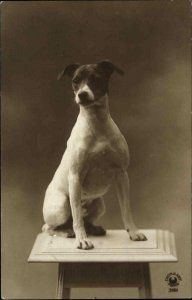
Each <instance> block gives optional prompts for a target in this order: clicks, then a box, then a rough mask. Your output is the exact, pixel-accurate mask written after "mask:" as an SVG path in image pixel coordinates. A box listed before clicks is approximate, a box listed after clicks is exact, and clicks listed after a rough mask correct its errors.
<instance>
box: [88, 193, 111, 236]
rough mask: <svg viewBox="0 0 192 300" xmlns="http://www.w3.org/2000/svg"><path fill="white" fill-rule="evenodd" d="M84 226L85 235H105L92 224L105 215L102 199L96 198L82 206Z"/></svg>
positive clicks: (104, 232)
mask: <svg viewBox="0 0 192 300" xmlns="http://www.w3.org/2000/svg"><path fill="white" fill-rule="evenodd" d="M83 212H84V213H83V215H84V224H85V230H86V232H87V235H96V236H101V235H105V234H106V230H105V229H104V228H103V227H101V226H97V225H94V224H93V223H94V222H95V221H96V220H97V219H99V218H100V217H101V216H102V215H103V214H104V213H105V203H104V200H103V198H97V199H94V200H92V201H91V202H90V203H88V204H87V203H86V204H85V205H83Z"/></svg>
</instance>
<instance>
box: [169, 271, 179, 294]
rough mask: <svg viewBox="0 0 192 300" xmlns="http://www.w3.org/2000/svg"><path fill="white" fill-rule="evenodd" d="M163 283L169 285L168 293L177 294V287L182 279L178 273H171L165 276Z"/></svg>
mask: <svg viewBox="0 0 192 300" xmlns="http://www.w3.org/2000/svg"><path fill="white" fill-rule="evenodd" d="M165 281H167V284H168V285H169V292H178V286H179V284H180V281H182V279H181V276H180V275H179V274H178V273H175V272H171V273H169V274H167V276H166V277H165Z"/></svg>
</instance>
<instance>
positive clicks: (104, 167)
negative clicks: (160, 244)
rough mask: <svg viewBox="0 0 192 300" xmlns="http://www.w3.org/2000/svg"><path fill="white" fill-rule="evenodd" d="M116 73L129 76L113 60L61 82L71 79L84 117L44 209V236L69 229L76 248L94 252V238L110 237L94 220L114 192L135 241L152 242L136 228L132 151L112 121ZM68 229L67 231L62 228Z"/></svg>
mask: <svg viewBox="0 0 192 300" xmlns="http://www.w3.org/2000/svg"><path fill="white" fill-rule="evenodd" d="M113 72H117V73H118V74H120V75H123V74H124V72H123V71H122V70H121V69H120V68H119V67H117V66H116V65H114V64H113V63H112V62H110V61H108V60H104V61H101V62H99V63H96V64H87V65H80V64H71V65H68V66H67V67H66V68H65V69H64V70H63V71H62V72H61V73H60V74H59V76H58V79H60V78H61V77H63V76H65V75H67V76H69V77H70V78H72V87H73V91H74V95H75V102H76V103H77V104H78V105H79V115H78V118H77V121H76V123H75V125H74V127H73V129H72V132H71V135H70V138H69V139H68V141H67V148H66V150H65V152H64V155H63V157H62V160H61V163H60V165H59V167H58V169H57V170H56V172H55V175H54V177H53V179H52V181H51V183H50V184H49V186H48V188H47V190H46V193H45V199H44V204H43V216H44V221H45V224H44V226H43V228H42V230H43V231H45V232H48V233H49V234H53V233H54V232H56V231H57V230H59V229H61V228H65V229H66V228H68V229H70V230H71V231H68V233H69V234H68V237H75V238H76V247H77V248H79V249H84V250H88V249H92V248H93V247H94V245H93V243H92V241H91V240H90V239H89V238H88V236H89V235H105V234H106V231H105V229H104V228H103V227H101V226H96V225H94V222H95V220H97V219H98V218H99V217H101V216H102V215H103V214H104V212H105V205H104V200H103V196H104V195H105V194H106V193H107V191H108V190H109V188H110V187H111V186H114V187H115V191H116V197H117V199H118V200H119V204H120V209H121V214H122V220H123V223H124V227H125V229H126V231H127V232H128V234H129V237H130V239H131V240H133V241H144V240H146V239H147V238H146V237H145V235H144V234H143V233H141V232H139V230H138V229H137V227H136V226H135V224H134V221H133V218H132V214H131V208H130V196H129V179H128V174H127V167H128V164H129V151H128V145H127V142H126V140H125V138H124V136H123V135H122V134H121V132H120V130H119V128H118V127H117V125H116V124H115V122H114V121H113V120H112V118H111V115H110V112H109V104H108V99H109V96H108V94H109V93H108V83H109V79H110V77H111V75H112V73H113ZM62 226H64V227H62Z"/></svg>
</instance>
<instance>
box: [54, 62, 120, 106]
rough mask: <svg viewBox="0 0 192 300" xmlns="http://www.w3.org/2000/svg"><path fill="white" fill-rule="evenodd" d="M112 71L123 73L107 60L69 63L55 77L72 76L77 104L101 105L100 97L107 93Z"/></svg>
mask: <svg viewBox="0 0 192 300" xmlns="http://www.w3.org/2000/svg"><path fill="white" fill-rule="evenodd" d="M114 71H116V72H117V73H118V74H120V75H123V74H124V72H123V71H122V70H121V69H120V68H118V67H117V66H115V65H114V64H112V63H111V62H110V61H108V60H105V61H102V62H100V63H97V64H89V65H80V64H71V65H68V66H67V67H66V68H65V69H64V70H63V71H62V72H61V73H60V74H59V75H58V78H57V79H58V80H59V79H60V78H61V77H62V76H64V75H67V76H69V77H71V78H72V87H73V91H74V93H75V101H76V103H77V104H80V105H83V106H90V105H101V101H100V99H101V98H102V96H104V95H105V94H107V93H108V82H109V78H110V76H111V74H112V73H113V72H114Z"/></svg>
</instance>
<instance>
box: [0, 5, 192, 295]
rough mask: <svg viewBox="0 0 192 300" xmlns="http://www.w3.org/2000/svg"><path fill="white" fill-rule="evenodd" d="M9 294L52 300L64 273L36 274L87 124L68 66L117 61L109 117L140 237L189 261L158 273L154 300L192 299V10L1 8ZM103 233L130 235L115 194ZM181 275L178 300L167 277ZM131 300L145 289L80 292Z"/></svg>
mask: <svg viewBox="0 0 192 300" xmlns="http://www.w3.org/2000/svg"><path fill="white" fill-rule="evenodd" d="M1 7H2V171H3V175H2V186H3V190H2V196H3V197H2V206H3V226H2V242H3V254H2V271H3V273H2V276H3V278H2V279H3V280H2V287H3V289H2V296H4V297H5V298H9V299H11V298H14V299H32V298H33V299H43V298H53V297H54V293H55V285H56V273H57V266H56V265H55V264H28V263H27V258H28V256H29V253H30V250H31V248H32V245H33V243H34V240H35V237H36V235H37V233H39V232H40V229H41V226H42V224H43V220H42V212H41V210H42V204H43V197H44V192H45V189H46V187H47V185H48V183H49V182H50V180H51V178H52V176H53V173H54V171H55V169H56V167H57V166H58V164H59V162H60V159H61V156H62V153H63V151H64V149H65V146H66V141H67V138H68V136H69V134H70V131H71V128H72V126H73V124H74V122H75V119H76V116H77V114H78V108H77V107H76V105H75V104H74V103H73V101H72V97H73V95H72V91H71V85H70V80H69V78H65V79H64V80H63V81H60V82H58V81H56V77H57V74H58V72H60V71H61V70H62V68H64V66H66V65H67V64H69V63H73V62H80V63H92V62H97V61H100V60H103V59H105V58H108V59H110V60H111V61H112V62H114V63H116V64H117V65H119V66H120V67H121V68H123V69H124V70H125V72H126V75H125V76H124V77H123V78H121V77H119V76H118V75H116V74H114V75H113V77H112V79H111V83H110V109H111V115H112V116H113V118H114V120H115V121H116V123H117V124H118V126H119V127H120V129H121V131H122V132H123V134H124V135H125V137H126V139H127V141H128V143H129V147H130V154H131V164H130V167H129V175H130V181H131V197H132V208H133V214H134V218H135V222H136V223H137V225H138V226H139V227H140V228H162V229H168V230H171V231H173V232H174V233H175V236H176V245H177V251H178V256H179V262H178V263H174V264H171V263H169V264H166V263H160V264H152V265H151V274H152V288H153V295H154V297H159V298H161V297H173V298H174V297H189V296H190V295H191V294H190V254H191V252H190V238H191V231H190V228H191V223H190V212H191V211H190V199H189V196H190V147H191V146H190V28H189V25H190V4H189V1H185V0H182V1H180V0H179V1H127V2H125V1H118V2H117V1H101V2H95V1H91V2H84V1H81V2H64V1H61V2H59V1H40V2H38V1H27V2H19V1H8V2H4V3H3V4H2V5H1ZM106 205H107V213H106V215H105V217H104V218H103V219H102V220H101V223H102V224H103V225H105V226H106V227H107V228H122V222H121V217H120V211H119V207H118V203H117V202H116V201H115V199H114V197H113V193H111V194H109V195H108V197H107V199H106ZM173 271H174V272H178V273H179V274H180V275H181V277H182V282H181V283H180V286H179V292H178V293H176V294H175V293H168V286H167V283H166V282H165V281H164V279H165V276H166V275H167V273H169V272H173ZM94 296H96V297H100V298H131V297H137V296H138V293H137V290H136V289H131V290H130V289H93V290H91V289H80V290H78V289H75V290H73V292H72V297H73V298H93V297H94Z"/></svg>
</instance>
